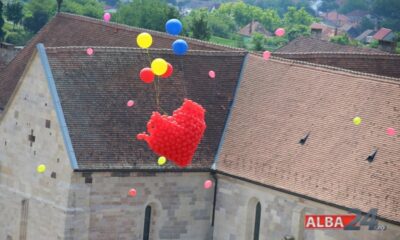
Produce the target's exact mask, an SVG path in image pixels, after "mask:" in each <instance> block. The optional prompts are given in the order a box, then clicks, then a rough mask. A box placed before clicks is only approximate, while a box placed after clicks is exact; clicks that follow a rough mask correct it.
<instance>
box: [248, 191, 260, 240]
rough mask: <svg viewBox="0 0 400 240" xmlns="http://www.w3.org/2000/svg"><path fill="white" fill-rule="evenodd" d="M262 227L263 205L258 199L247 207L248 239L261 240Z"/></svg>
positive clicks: (253, 200)
mask: <svg viewBox="0 0 400 240" xmlns="http://www.w3.org/2000/svg"><path fill="white" fill-rule="evenodd" d="M260 226H261V203H260V201H259V200H258V199H256V198H252V199H250V201H249V203H248V205H247V221H246V239H249V240H259V239H260Z"/></svg>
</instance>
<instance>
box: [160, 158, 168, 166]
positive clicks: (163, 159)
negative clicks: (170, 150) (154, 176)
mask: <svg viewBox="0 0 400 240" xmlns="http://www.w3.org/2000/svg"><path fill="white" fill-rule="evenodd" d="M166 162H167V159H166V158H165V157H159V158H158V165H160V166H162V165H164V164H165V163H166Z"/></svg>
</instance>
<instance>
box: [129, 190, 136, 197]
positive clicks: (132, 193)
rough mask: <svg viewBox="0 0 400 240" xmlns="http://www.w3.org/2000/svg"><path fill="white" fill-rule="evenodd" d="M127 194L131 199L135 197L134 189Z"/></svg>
mask: <svg viewBox="0 0 400 240" xmlns="http://www.w3.org/2000/svg"><path fill="white" fill-rule="evenodd" d="M128 194H129V196H131V197H135V196H136V189H134V188H132V189H130V190H129V192H128Z"/></svg>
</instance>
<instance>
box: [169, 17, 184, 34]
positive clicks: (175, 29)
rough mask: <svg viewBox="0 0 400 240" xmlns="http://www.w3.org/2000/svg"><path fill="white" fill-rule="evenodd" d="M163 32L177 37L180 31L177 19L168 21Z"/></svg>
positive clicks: (180, 27) (180, 26)
mask: <svg viewBox="0 0 400 240" xmlns="http://www.w3.org/2000/svg"><path fill="white" fill-rule="evenodd" d="M165 30H167V33H169V34H171V35H178V34H179V33H181V31H182V23H181V21H179V20H178V19H175V18H173V19H170V20H168V22H167V23H166V24H165Z"/></svg>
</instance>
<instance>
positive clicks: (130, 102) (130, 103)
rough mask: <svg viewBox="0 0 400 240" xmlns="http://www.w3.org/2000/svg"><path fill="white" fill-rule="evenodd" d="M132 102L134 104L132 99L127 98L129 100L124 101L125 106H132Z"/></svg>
mask: <svg viewBox="0 0 400 240" xmlns="http://www.w3.org/2000/svg"><path fill="white" fill-rule="evenodd" d="M134 104H135V102H134V101H133V100H129V101H128V102H127V103H126V106H128V107H132V106H133V105H134Z"/></svg>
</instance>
